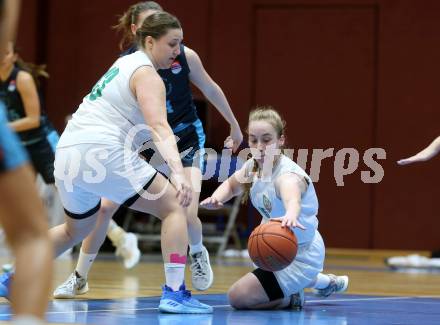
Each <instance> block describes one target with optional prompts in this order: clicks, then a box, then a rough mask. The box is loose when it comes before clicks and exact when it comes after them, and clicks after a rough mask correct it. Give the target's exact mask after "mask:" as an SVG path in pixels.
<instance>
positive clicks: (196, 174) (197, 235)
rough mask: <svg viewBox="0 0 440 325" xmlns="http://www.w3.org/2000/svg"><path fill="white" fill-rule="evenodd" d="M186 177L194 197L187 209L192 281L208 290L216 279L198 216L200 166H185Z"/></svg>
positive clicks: (198, 286)
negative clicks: (204, 243)
mask: <svg viewBox="0 0 440 325" xmlns="http://www.w3.org/2000/svg"><path fill="white" fill-rule="evenodd" d="M184 171H185V175H186V178H187V179H188V180H189V181H190V182H191V186H192V188H193V199H192V201H191V204H190V205H189V206H188V207H187V208H186V209H185V213H186V218H187V220H188V237H189V256H190V260H191V281H192V285H193V287H194V288H195V289H197V290H207V289H208V288H209V287H211V285H212V282H213V281H214V274H213V272H212V268H211V264H210V261H209V254H208V251H207V249H206V248H205V246H203V235H202V223H201V221H200V218H199V217H198V210H199V198H200V188H201V183H202V173H201V171H200V168H198V167H185V168H184Z"/></svg>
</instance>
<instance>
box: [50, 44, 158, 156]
mask: <svg viewBox="0 0 440 325" xmlns="http://www.w3.org/2000/svg"><path fill="white" fill-rule="evenodd" d="M142 66H151V67H152V66H153V64H152V63H151V61H150V59H149V58H148V56H147V55H146V54H145V53H144V52H143V51H137V52H135V53H133V54H130V55H126V56H124V57H121V58H119V59H118V60H116V62H115V63H114V64H113V65H112V66H111V68H110V69H109V70H108V71H107V73H106V74H105V75H104V76H103V77H102V78H101V79H100V80H99V81H98V82H97V83H96V85H95V86H94V87H93V89H92V91H91V92H90V93H89V94H88V95H87V96H86V97H84V99H83V102H82V103H81V105H80V106H79V108H78V110H77V111H76V112H75V113H74V114H73V116H72V119H71V120H70V121H69V123H68V124H67V127H66V129H65V131H64V133H63V134H62V136H61V139H60V141H59V142H58V147H66V146H70V145H75V144H79V143H107V144H116V143H118V144H121V143H127V142H126V141H127V140H128V139H127V135H128V134H129V133H130V134H132V133H133V131H134V130H133V127H134V126H137V127H138V128H140V129H142V130H141V131H138V132H135V134H136V136H135V137H134V140H133V141H130V140H128V141H130V144H131V145H132V146H133V145H134V148H136V149H137V148H139V147H140V146H141V145H142V143H144V142H145V141H147V140H149V139H151V136H150V132H148V131H147V130H146V123H145V119H144V117H143V115H142V112H141V110H140V108H139V104H138V102H137V101H136V98H135V97H134V95H133V93H132V91H131V90H130V78H131V76H132V75H133V73H134V72H135V71H136V70H137V69H139V68H140V67H142ZM147 91H148V90H147ZM164 109H165V103H164Z"/></svg>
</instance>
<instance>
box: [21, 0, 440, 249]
mask: <svg viewBox="0 0 440 325" xmlns="http://www.w3.org/2000/svg"><path fill="white" fill-rule="evenodd" d="M132 3H134V2H133V1H121V0H99V1H98V0H95V1H85V0H77V1H58V0H24V8H23V10H22V20H21V27H20V32H19V39H18V43H19V45H20V48H21V52H22V56H23V57H24V58H25V59H27V60H30V61H37V62H39V63H47V64H48V70H49V72H50V74H51V78H50V80H49V81H48V82H46V84H45V89H44V90H45V96H46V102H47V110H48V114H49V116H50V117H51V119H52V120H53V121H54V122H55V124H56V126H57V127H58V128H59V129H60V130H62V128H63V125H64V117H65V115H67V114H70V113H72V112H73V111H74V110H75V109H76V107H77V106H78V104H79V103H80V101H81V99H82V97H83V96H84V95H86V94H87V93H88V92H89V91H90V89H91V87H92V86H93V84H94V83H95V82H96V81H97V80H98V79H99V77H100V76H101V75H102V74H103V72H104V71H106V69H107V68H108V67H109V65H110V64H111V63H112V62H113V61H114V60H115V58H116V57H117V55H118V52H119V50H118V47H117V44H118V40H119V38H118V36H116V35H115V33H114V31H113V30H111V28H110V26H111V25H114V24H115V22H116V19H117V18H116V16H117V15H118V14H121V13H122V12H123V11H124V10H125V9H126V8H127V7H128V6H129V5H131V4H132ZM160 3H161V5H162V6H163V7H164V8H165V9H166V10H168V11H170V12H172V13H174V14H175V15H176V16H178V17H179V19H180V20H181V22H182V25H183V27H184V36H185V44H186V45H187V46H189V47H191V48H193V49H194V50H196V51H197V52H198V53H199V55H200V57H201V58H202V60H203V62H204V64H205V67H206V69H207V70H208V71H209V73H210V74H211V76H212V77H213V78H214V80H216V81H217V82H218V83H219V84H220V85H221V87H222V89H223V90H224V92H225V93H226V95H227V97H228V99H229V101H230V103H231V106H232V108H233V110H234V112H235V114H236V115H237V117H238V119H239V122H240V123H241V125H242V127H243V128H244V127H245V126H246V119H247V115H248V112H249V109H250V108H251V107H252V106H255V105H256V104H272V105H274V106H275V107H276V108H277V109H278V110H279V111H280V112H281V113H282V114H283V115H284V117H285V119H286V121H287V125H288V129H287V132H288V134H287V135H288V142H289V147H290V148H293V149H295V150H297V149H300V148H302V149H308V150H309V155H308V164H307V170H309V169H310V160H311V156H312V150H313V149H328V148H334V154H333V156H332V157H331V158H326V159H325V160H323V161H322V164H321V172H320V175H319V181H318V182H316V183H315V186H316V188H317V191H318V195H319V199H320V204H321V207H320V214H319V218H320V230H321V232H322V233H323V235H324V238H325V240H326V243H327V246H331V247H357V248H398V249H434V248H439V247H440V231H439V229H440V218H439V217H440V215H439V212H438V211H439V210H438V208H437V206H438V204H437V201H436V199H437V198H438V197H439V194H440V192H439V186H438V184H439V181H440V173H439V172H438V164H439V160H438V158H437V159H435V160H432V161H430V162H427V163H423V164H417V165H414V166H408V167H398V166H397V165H396V163H395V162H396V160H398V159H400V158H403V157H406V156H409V155H411V154H413V153H415V152H417V151H418V150H420V149H421V148H423V147H424V146H426V145H428V144H429V142H430V141H432V140H433V139H434V138H435V137H436V136H437V135H440V125H439V119H440V109H439V107H440V91H439V84H440V82H439V81H440V80H439V79H440V77H439V76H440V64H439V63H438V58H439V57H440V18H439V17H440V2H439V1H436V0H425V1H418V0H377V1H367V0H365V1H363V0H358V1H355V0H345V1H336V0H321V1H318V0H316V1H315V0H302V1H297V0H277V1H270V0H258V1H257V0H240V1H236V0H234V1H233V0H186V1H177V0H175V1H172V0H163V1H160ZM197 96H200V95H199V94H198V95H197ZM214 128H215V131H216V132H215V133H214V132H212V130H213V129H214ZM226 132H227V127H226V125H225V124H224V123H223V121H222V119H221V117H220V115H219V114H218V113H217V112H216V111H215V109H211V110H210V113H209V118H208V130H207V133H208V137H209V139H210V142H211V143H213V144H214V145H215V146H221V144H222V142H223V139H224V137H225V136H226ZM372 147H379V148H383V149H385V150H386V160H380V163H381V165H382V166H383V168H384V171H385V176H384V178H383V180H382V181H381V182H380V183H378V184H365V183H363V182H362V181H361V171H369V170H370V169H369V168H368V167H367V166H365V164H364V163H363V160H362V156H363V153H364V152H365V150H366V149H368V148H372ZM342 148H356V149H357V150H358V152H359V154H360V162H359V167H358V168H357V170H356V172H354V173H353V174H351V175H348V176H345V177H344V186H337V185H336V181H335V178H334V165H335V155H336V152H338V150H340V149H342ZM294 157H296V153H295V155H294Z"/></svg>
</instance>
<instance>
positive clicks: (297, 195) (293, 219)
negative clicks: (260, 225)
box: [275, 173, 307, 230]
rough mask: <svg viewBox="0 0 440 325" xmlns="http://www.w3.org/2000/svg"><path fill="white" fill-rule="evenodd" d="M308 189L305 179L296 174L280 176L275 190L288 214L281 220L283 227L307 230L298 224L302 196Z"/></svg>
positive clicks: (276, 181)
mask: <svg viewBox="0 0 440 325" xmlns="http://www.w3.org/2000/svg"><path fill="white" fill-rule="evenodd" d="M306 189H307V183H306V181H305V180H304V177H301V176H299V175H297V174H294V173H287V174H283V175H280V176H279V177H278V178H277V179H276V180H275V190H276V193H277V195H279V197H280V198H281V200H282V201H283V204H284V207H285V209H286V214H285V215H284V216H282V217H281V218H279V219H280V220H281V226H282V227H284V226H287V227H298V228H300V229H303V230H304V229H305V227H304V226H303V225H301V224H300V223H299V222H298V217H299V213H300V211H301V194H302V193H304V192H305V191H306Z"/></svg>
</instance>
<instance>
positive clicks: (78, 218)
mask: <svg viewBox="0 0 440 325" xmlns="http://www.w3.org/2000/svg"><path fill="white" fill-rule="evenodd" d="M136 38H137V41H138V43H139V48H140V50H139V51H137V52H135V53H133V54H131V55H127V56H124V57H122V58H120V59H118V60H117V61H116V62H115V63H114V64H113V65H112V66H111V67H110V69H109V70H108V71H107V73H105V74H104V76H103V77H102V78H101V79H100V80H99V81H98V82H97V83H96V85H95V86H94V87H93V89H92V91H91V92H90V94H88V95H87V96H86V97H85V98H84V99H83V102H82V104H81V105H80V106H79V108H78V110H77V111H76V112H75V113H74V114H73V116H72V119H71V120H70V121H69V123H68V124H67V127H66V129H65V131H64V132H63V134H62V135H61V138H60V140H59V143H58V146H57V151H56V156H55V178H56V186H57V188H58V191H59V193H60V197H61V201H62V202H63V205H64V208H65V211H66V214H67V215H68V218H67V220H66V222H65V223H64V224H62V225H59V226H57V227H54V228H52V229H51V230H50V236H51V239H52V241H53V242H54V246H55V255H56V256H58V255H60V254H61V253H62V252H64V251H65V250H67V249H68V248H70V247H72V246H73V245H76V244H77V243H79V242H81V241H82V240H83V239H84V238H85V237H86V236H87V235H88V234H89V233H90V232H91V231H92V230H93V229H94V227H95V225H96V220H97V219H98V211H99V207H100V204H101V197H106V198H109V199H110V200H112V201H114V202H116V203H118V204H121V205H125V206H127V207H130V208H132V209H134V210H138V211H142V212H145V213H150V214H152V215H155V216H157V217H158V218H160V219H161V220H162V238H161V242H162V255H163V259H164V263H165V265H164V268H165V280H166V284H165V285H164V287H163V294H162V298H161V300H160V305H159V310H160V311H162V312H169V313H212V307H211V306H208V305H205V304H201V303H200V302H199V301H197V300H196V299H194V298H193V297H191V294H190V292H189V291H188V290H186V288H185V284H184V272H185V263H186V249H187V246H188V234H187V231H186V223H187V222H186V218H185V213H184V210H183V208H185V207H187V206H188V205H189V204H190V202H191V197H192V192H191V187H190V185H189V184H188V181H187V180H186V178H185V175H184V172H183V167H182V163H181V161H180V157H179V153H178V151H177V147H176V142H175V139H174V136H173V133H172V130H171V128H170V126H169V124H168V123H167V119H166V117H167V116H166V105H165V87H164V85H163V82H162V80H161V78H160V77H159V75H158V74H157V72H156V70H157V69H167V68H169V67H170V65H171V63H172V62H173V61H174V59H175V57H176V56H177V55H178V54H179V51H180V43H181V41H182V39H183V32H182V28H181V25H180V23H179V21H178V20H177V18H176V17H174V16H172V15H170V14H169V13H166V12H159V13H155V14H152V15H150V16H149V17H148V18H147V19H145V20H144V22H143V24H142V26H141V28H139V29H138V31H137V33H136ZM146 139H152V140H153V141H154V143H155V144H156V146H157V148H158V150H159V152H160V154H161V155H162V157H164V159H165V160H166V162H167V164H168V166H169V168H170V170H171V174H170V178H169V181H167V180H166V179H165V178H164V177H163V176H162V175H161V174H159V173H157V171H156V170H155V169H154V168H153V167H152V166H151V165H150V164H148V163H147V162H145V161H144V160H143V159H141V158H140V156H139V152H138V151H139V149H140V148H141V147H142V144H143V142H144V141H145V140H146ZM170 183H171V184H172V185H170Z"/></svg>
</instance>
